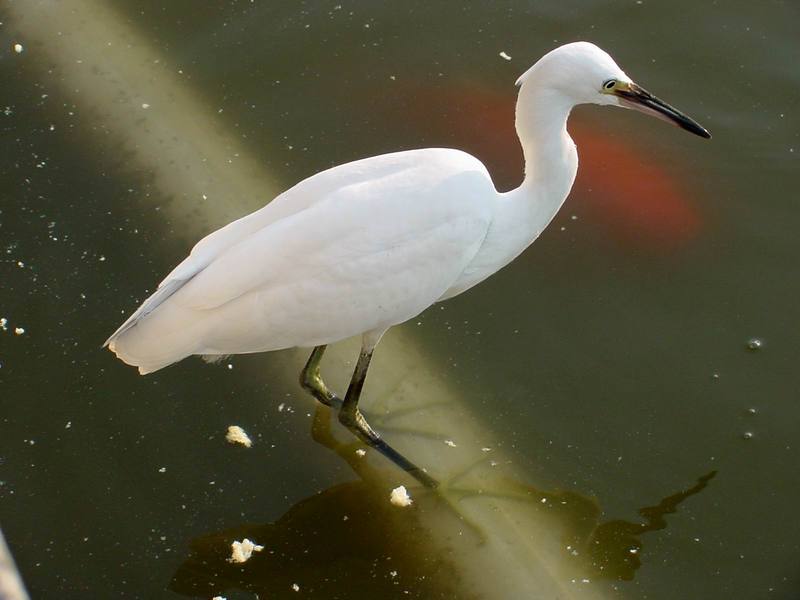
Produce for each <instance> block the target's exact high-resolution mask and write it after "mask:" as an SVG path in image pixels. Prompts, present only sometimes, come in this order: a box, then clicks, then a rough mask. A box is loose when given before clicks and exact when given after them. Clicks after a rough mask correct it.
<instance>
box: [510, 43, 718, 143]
mask: <svg viewBox="0 0 800 600" xmlns="http://www.w3.org/2000/svg"><path fill="white" fill-rule="evenodd" d="M517 85H520V86H523V88H524V89H528V88H531V87H533V88H537V89H541V90H543V91H547V92H550V93H554V94H556V95H558V96H561V97H562V98H564V99H565V100H566V101H568V102H570V103H571V104H572V105H576V104H606V105H611V106H622V107H624V108H633V109H635V110H638V111H641V112H644V113H646V114H650V115H652V116H655V117H658V118H660V119H663V120H665V121H668V122H670V123H672V124H674V125H677V126H679V127H682V128H683V129H686V130H687V131H690V132H692V133H694V134H697V135H699V136H701V137H704V138H710V137H711V134H710V133H708V131H706V129H705V128H703V127H702V126H701V125H700V124H698V123H697V122H696V121H694V120H692V119H691V118H689V117H688V116H686V115H684V114H683V113H681V112H680V111H678V110H677V109H675V108H673V107H672V106H670V105H669V104H667V103H666V102H663V101H661V100H659V99H658V98H656V97H655V96H653V95H652V94H650V93H649V92H648V91H647V90H645V89H644V88H642V87H640V86H638V85H636V84H635V83H634V82H633V81H632V80H631V78H630V77H628V76H627V75H626V74H625V72H624V71H623V70H622V69H620V68H619V66H618V65H617V63H615V62H614V59H613V58H611V57H610V56H609V55H608V53H606V52H604V51H603V50H601V49H600V48H598V47H597V46H595V45H594V44H591V43H589V42H574V43H572V44H565V45H564V46H560V47H558V48H556V49H555V50H552V51H550V52H548V53H547V54H545V55H544V56H543V57H542V58H541V59H539V61H538V62H537V63H536V64H535V65H533V66H532V67H531V68H530V69H528V70H527V71H526V72H525V73H523V75H522V76H521V77H520V78H519V79H518V80H517Z"/></svg>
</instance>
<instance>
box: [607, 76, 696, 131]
mask: <svg viewBox="0 0 800 600" xmlns="http://www.w3.org/2000/svg"><path fill="white" fill-rule="evenodd" d="M608 91H609V92H610V93H612V94H614V95H615V96H617V97H618V98H619V99H620V104H622V105H623V106H625V107H627V108H633V109H634V110H638V111H640V112H643V113H646V114H648V115H653V116H654V117H658V118H659V119H662V120H664V121H667V122H669V123H672V124H674V125H677V126H678V127H680V128H682V129H685V130H686V131H690V132H691V133H694V134H695V135H699V136H700V137H703V138H706V139H708V138H710V137H711V134H710V133H709V132H708V130H707V129H706V128H705V127H703V126H702V125H700V123H698V122H697V121H695V120H694V119H692V118H690V117H688V116H686V115H685V114H683V113H682V112H681V111H679V110H678V109H676V108H673V107H672V106H670V105H669V104H667V103H666V102H664V101H662V100H659V99H658V98H656V97H655V96H653V94H651V93H650V92H648V91H647V90H646V89H644V88H643V87H640V86H638V85H636V84H635V83H627V82H625V83H623V82H615V85H614V86H613V87H612V88H611V89H609V90H608Z"/></svg>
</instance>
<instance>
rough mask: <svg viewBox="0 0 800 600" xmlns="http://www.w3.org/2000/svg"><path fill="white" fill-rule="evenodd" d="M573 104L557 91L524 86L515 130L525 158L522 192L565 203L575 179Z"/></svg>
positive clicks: (519, 100) (533, 82) (533, 85)
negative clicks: (549, 194) (570, 120)
mask: <svg viewBox="0 0 800 600" xmlns="http://www.w3.org/2000/svg"><path fill="white" fill-rule="evenodd" d="M572 107H573V103H572V102H571V101H570V100H569V99H568V98H566V97H565V96H564V95H563V94H561V93H560V92H558V91H555V90H552V89H549V88H544V87H537V86H536V81H535V80H534V81H529V82H527V83H524V84H523V85H522V87H521V89H520V91H519V96H518V98H517V109H516V129H517V135H518V136H519V141H520V144H521V145H522V152H523V154H524V156H525V180H524V182H523V184H522V187H523V188H528V189H529V190H534V189H535V190H537V191H539V192H545V194H547V192H548V191H549V192H552V193H555V194H556V195H558V196H563V197H561V198H559V199H556V198H553V199H554V200H558V201H559V204H560V202H561V201H563V200H564V197H566V194H567V193H569V188H570V187H572V182H573V181H574V178H575V169H576V167H577V163H576V161H575V156H574V155H575V144H574V143H573V141H572V138H571V137H570V136H569V134H568V133H567V118H568V117H569V113H570V111H571V110H572Z"/></svg>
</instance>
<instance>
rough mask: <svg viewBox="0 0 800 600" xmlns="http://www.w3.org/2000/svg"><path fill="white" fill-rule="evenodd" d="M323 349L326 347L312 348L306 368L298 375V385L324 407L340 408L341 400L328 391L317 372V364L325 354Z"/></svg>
mask: <svg viewBox="0 0 800 600" xmlns="http://www.w3.org/2000/svg"><path fill="white" fill-rule="evenodd" d="M325 348H327V346H317V347H316V348H314V351H313V352H312V353H311V356H310V357H309V358H308V362H307V363H306V366H305V367H304V368H303V370H302V372H301V373H300V385H301V386H303V389H304V390H307V391H308V392H310V393H311V395H312V396H314V398H316V399H317V400H319V401H320V402H322V403H323V404H324V405H325V406H331V407H336V408H339V407H341V406H342V400H341V398H339V396H337V395H336V394H334V393H333V392H332V391H330V390H329V389H328V386H327V385H325V382H324V381H322V375H321V374H320V372H319V363H320V361H322V355H323V354H325Z"/></svg>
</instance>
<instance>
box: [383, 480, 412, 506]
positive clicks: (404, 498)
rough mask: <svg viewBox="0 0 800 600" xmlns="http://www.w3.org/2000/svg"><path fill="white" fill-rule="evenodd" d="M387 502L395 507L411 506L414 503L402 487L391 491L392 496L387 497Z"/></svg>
mask: <svg viewBox="0 0 800 600" xmlns="http://www.w3.org/2000/svg"><path fill="white" fill-rule="evenodd" d="M389 502H391V503H392V504H394V505H395V506H411V505H412V504H413V503H414V501H413V500H412V499H411V496H409V495H408V491H407V490H406V486H404V485H401V486H399V487H396V488H394V489H393V490H392V494H391V495H390V496H389Z"/></svg>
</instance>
